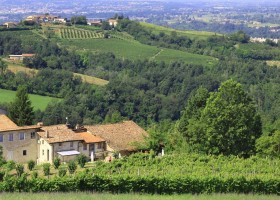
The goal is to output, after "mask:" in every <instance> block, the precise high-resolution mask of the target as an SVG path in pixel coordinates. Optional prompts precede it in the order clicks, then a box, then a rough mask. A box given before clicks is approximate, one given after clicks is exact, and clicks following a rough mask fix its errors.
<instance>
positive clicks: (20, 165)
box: [16, 164, 24, 177]
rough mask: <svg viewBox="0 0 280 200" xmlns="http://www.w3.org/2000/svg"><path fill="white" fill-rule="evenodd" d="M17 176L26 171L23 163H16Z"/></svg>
mask: <svg viewBox="0 0 280 200" xmlns="http://www.w3.org/2000/svg"><path fill="white" fill-rule="evenodd" d="M16 171H17V176H18V177H20V176H21V175H22V174H23V173H24V166H23V165H22V164H16Z"/></svg>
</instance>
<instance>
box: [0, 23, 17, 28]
mask: <svg viewBox="0 0 280 200" xmlns="http://www.w3.org/2000/svg"><path fill="white" fill-rule="evenodd" d="M3 26H4V27H6V28H15V27H17V23H15V22H5V23H4V24H3Z"/></svg>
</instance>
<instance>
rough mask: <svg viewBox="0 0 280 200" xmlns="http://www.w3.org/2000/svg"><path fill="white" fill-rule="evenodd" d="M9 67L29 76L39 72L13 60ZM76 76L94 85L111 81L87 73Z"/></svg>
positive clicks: (101, 84)
mask: <svg viewBox="0 0 280 200" xmlns="http://www.w3.org/2000/svg"><path fill="white" fill-rule="evenodd" d="M5 61H7V60H5ZM8 69H9V70H11V71H12V72H14V73H17V72H25V73H26V74H28V75H29V76H34V74H36V73H37V72H38V70H36V69H30V68H27V67H23V66H21V65H20V64H14V63H11V62H9V63H8ZM74 76H79V77H81V79H82V81H83V82H86V83H89V84H93V85H99V86H104V85H106V84H108V83H109V81H106V80H104V79H100V78H96V77H93V76H87V75H84V74H78V73H74Z"/></svg>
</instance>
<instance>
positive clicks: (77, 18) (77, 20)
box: [71, 16, 87, 25]
mask: <svg viewBox="0 0 280 200" xmlns="http://www.w3.org/2000/svg"><path fill="white" fill-rule="evenodd" d="M71 23H72V24H74V25H76V24H81V25H86V24H87V18H86V17H85V16H74V17H71Z"/></svg>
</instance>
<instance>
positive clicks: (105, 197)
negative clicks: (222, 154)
mask: <svg viewBox="0 0 280 200" xmlns="http://www.w3.org/2000/svg"><path fill="white" fill-rule="evenodd" d="M0 199H5V200H14V199H17V200H26V199H28V200H48V199H55V200H64V199H68V200H95V199H96V200H97V199H98V200H99V199H101V200H111V199H114V200H225V199H226V200H276V199H279V196H268V195H267V196H265V195H252V194H249V195H245V194H213V195H206V194H205V195H191V194H189V195H146V194H108V193H104V194H100V193H89V192H88V193H80V192H77V193H39V194H38V193H37V194H35V193H34V194H32V193H1V194H0Z"/></svg>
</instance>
